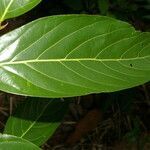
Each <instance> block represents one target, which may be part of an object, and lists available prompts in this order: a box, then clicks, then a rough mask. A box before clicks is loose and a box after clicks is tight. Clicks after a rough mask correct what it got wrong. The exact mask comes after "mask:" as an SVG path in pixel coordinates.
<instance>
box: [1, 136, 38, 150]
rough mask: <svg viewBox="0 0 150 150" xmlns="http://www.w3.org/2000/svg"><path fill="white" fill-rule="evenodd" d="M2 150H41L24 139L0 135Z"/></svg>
mask: <svg viewBox="0 0 150 150" xmlns="http://www.w3.org/2000/svg"><path fill="white" fill-rule="evenodd" d="M0 150H40V148H39V147H37V146H36V145H34V144H33V143H30V142H29V141H26V140H24V139H22V138H19V137H15V136H12V135H7V134H3V135H2V134H0Z"/></svg>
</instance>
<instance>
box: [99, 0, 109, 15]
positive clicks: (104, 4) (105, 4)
mask: <svg viewBox="0 0 150 150" xmlns="http://www.w3.org/2000/svg"><path fill="white" fill-rule="evenodd" d="M98 7H99V10H100V11H101V14H102V15H106V14H107V13H108V9H109V0H98Z"/></svg>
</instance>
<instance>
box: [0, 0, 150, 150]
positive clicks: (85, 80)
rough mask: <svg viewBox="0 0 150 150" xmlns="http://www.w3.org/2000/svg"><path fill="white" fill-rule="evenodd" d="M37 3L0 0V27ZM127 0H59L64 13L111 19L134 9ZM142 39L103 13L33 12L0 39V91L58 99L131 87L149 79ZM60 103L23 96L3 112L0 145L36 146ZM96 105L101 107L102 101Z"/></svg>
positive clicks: (149, 60) (149, 39) (53, 123)
mask: <svg viewBox="0 0 150 150" xmlns="http://www.w3.org/2000/svg"><path fill="white" fill-rule="evenodd" d="M40 1H41V0H21V1H19V0H1V1H0V29H2V28H4V27H5V25H2V22H3V21H4V20H6V19H9V18H13V17H17V16H19V15H21V14H24V13H25V12H27V11H29V10H31V9H32V8H33V7H35V6H36V5H37V4H38V3H39V2H40ZM141 1H142V0H141ZM147 2H149V1H147ZM129 3H130V2H129V1H124V0H123V1H121V0H117V1H113V2H111V1H109V0H77V1H76V2H75V3H74V4H73V3H72V2H71V1H70V0H63V4H65V5H67V6H68V7H69V8H71V9H73V11H72V12H79V13H89V12H90V13H92V14H95V13H99V12H100V13H101V14H103V15H112V16H113V15H114V14H116V15H115V17H116V16H117V17H118V16H119V15H120V14H121V15H122V14H124V12H128V13H129V14H131V12H136V11H137V10H138V9H139V8H138V7H137V5H136V4H135V5H129ZM137 3H138V2H137ZM97 4H98V5H97ZM110 6H113V7H110ZM128 6H131V7H128ZM142 6H143V8H144V9H149V7H148V6H145V5H142ZM114 7H117V8H119V10H120V11H119V13H118V12H117V13H116V12H115V11H114V10H113V8H114ZM109 8H111V10H110V9H109ZM121 10H123V11H121ZM120 12H121V13H120ZM117 17H116V18H117ZM122 18H124V17H122ZM124 19H125V18H124ZM125 20H126V19H125ZM149 43H150V33H148V32H147V33H146V32H139V31H136V30H135V29H134V28H133V27H132V26H131V25H129V24H128V23H125V22H122V21H119V20H116V19H112V18H109V17H104V16H98V15H97V16H96V15H93V16H90V15H61V16H51V17H45V18H41V19H38V20H35V21H33V22H31V23H29V24H27V25H24V26H22V27H20V28H18V29H16V30H14V31H12V32H9V33H7V34H5V35H3V36H1V37H0V81H1V84H0V90H2V91H5V92H10V93H13V94H20V95H27V96H35V97H51V98H56V97H59V98H60V97H71V96H79V95H85V94H90V93H101V92H113V91H119V90H122V89H127V88H131V87H134V86H137V85H140V84H143V83H145V82H148V81H149V80H150V76H149V74H150V51H149V48H150V44H149ZM67 106H68V101H65V102H62V101H60V100H56V99H54V100H52V99H51V100H49V99H47V100H46V99H41V98H39V99H38V98H28V100H26V101H25V102H24V103H22V104H21V105H20V106H19V107H18V108H17V110H16V112H15V114H13V115H12V116H10V117H9V119H8V121H7V124H6V127H5V131H4V135H0V149H8V150H9V149H11V150H13V149H14V150H17V149H20V147H21V148H22V150H24V149H28V150H30V149H32V150H34V149H35V150H36V149H37V150H38V149H39V148H38V147H37V146H41V145H42V144H43V143H45V142H46V140H47V139H48V138H49V137H51V136H52V134H53V133H54V131H55V130H56V128H57V127H58V126H59V125H60V121H61V119H62V117H63V116H64V114H65V111H66V110H67ZM104 106H105V107H104V108H105V109H106V108H108V107H109V104H108V105H104ZM123 106H124V103H123ZM135 129H138V128H135ZM137 131H138V130H135V131H134V133H137ZM34 144H36V145H34Z"/></svg>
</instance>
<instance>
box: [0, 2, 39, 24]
mask: <svg viewBox="0 0 150 150" xmlns="http://www.w3.org/2000/svg"><path fill="white" fill-rule="evenodd" d="M40 2H41V0H23V1H19V0H1V1H0V22H3V21H4V20H6V19H9V18H14V17H17V16H19V15H21V14H24V13H26V12H27V11H29V10H30V9H32V8H33V7H35V6H36V5H37V4H39V3H40Z"/></svg>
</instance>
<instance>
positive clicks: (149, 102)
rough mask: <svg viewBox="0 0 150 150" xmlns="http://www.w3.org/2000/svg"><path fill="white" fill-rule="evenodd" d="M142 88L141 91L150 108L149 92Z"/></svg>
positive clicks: (144, 86) (144, 87)
mask: <svg viewBox="0 0 150 150" xmlns="http://www.w3.org/2000/svg"><path fill="white" fill-rule="evenodd" d="M142 87H143V91H144V94H145V99H146V102H147V104H148V105H149V106H150V96H149V92H148V90H147V87H146V85H142Z"/></svg>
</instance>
